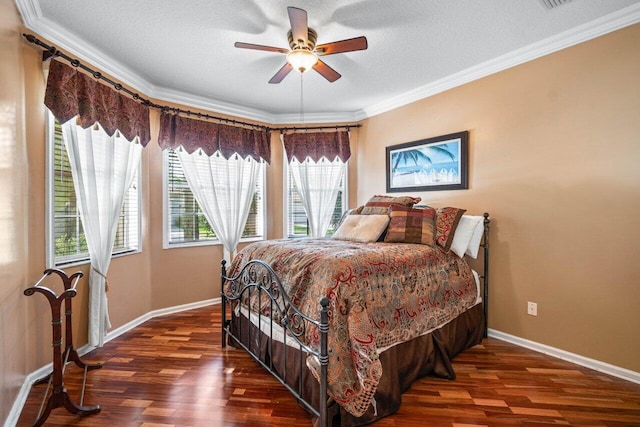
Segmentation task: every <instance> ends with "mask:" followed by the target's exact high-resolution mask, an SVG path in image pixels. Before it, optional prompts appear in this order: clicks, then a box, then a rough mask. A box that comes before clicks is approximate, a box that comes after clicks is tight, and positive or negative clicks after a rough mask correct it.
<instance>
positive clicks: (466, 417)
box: [18, 306, 640, 427]
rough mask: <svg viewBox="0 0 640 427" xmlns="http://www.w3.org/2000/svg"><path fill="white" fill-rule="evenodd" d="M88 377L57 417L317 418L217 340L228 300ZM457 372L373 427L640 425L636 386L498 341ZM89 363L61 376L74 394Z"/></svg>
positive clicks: (176, 420)
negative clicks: (74, 409)
mask: <svg viewBox="0 0 640 427" xmlns="http://www.w3.org/2000/svg"><path fill="white" fill-rule="evenodd" d="M84 359H85V360H87V361H102V362H104V367H103V368H102V369H98V370H95V371H91V372H89V374H88V381H87V391H86V396H85V401H84V404H85V405H94V404H100V405H101V406H102V411H101V412H100V413H99V414H95V415H91V416H88V417H85V418H80V417H77V416H74V415H70V414H69V413H68V412H67V411H66V410H65V409H64V408H58V409H55V410H54V411H53V412H52V413H51V416H50V417H49V419H48V420H47V423H46V425H50V426H69V425H79V426H146V427H151V426H263V425H275V426H285V425H287V426H294V425H295V426H299V425H311V421H310V417H309V416H308V415H307V414H306V412H304V411H303V410H302V409H300V407H298V405H297V404H296V403H295V402H294V400H293V398H292V397H291V396H290V395H289V394H288V392H287V391H285V390H284V388H283V387H282V386H280V384H279V383H278V382H277V381H276V380H274V379H273V378H272V377H271V376H270V375H268V374H267V373H265V372H264V371H263V369H262V368H261V367H260V366H258V365H257V364H256V363H255V362H254V361H253V360H252V359H250V358H249V356H248V355H246V354H245V353H243V352H242V351H240V350H236V349H233V348H230V347H227V348H225V349H223V348H222V347H221V346H220V307H219V306H211V307H205V308H200V309H196V310H191V311H188V312H183V313H179V314H173V315H168V316H164V317H159V318H156V319H152V320H150V321H148V322H146V323H144V324H143V325H141V326H139V327H137V328H135V329H133V330H132V331H130V332H128V333H126V334H124V335H122V336H120V337H118V338H116V339H114V340H112V341H111V342H109V343H107V344H106V345H105V346H104V347H103V348H101V349H97V350H94V351H93V352H91V353H89V354H88V355H86V356H84ZM454 368H455V370H456V373H457V377H458V378H457V379H456V380H455V381H448V380H442V379H438V378H424V379H422V380H419V381H418V382H416V383H414V385H413V387H412V388H411V390H410V391H409V392H407V393H406V394H405V395H404V396H403V403H402V407H401V408H400V411H399V412H397V413H396V414H394V415H393V416H391V417H388V418H385V419H383V420H380V421H379V422H377V423H375V425H376V426H420V427H425V426H459V427H461V426H472V425H473V426H477V425H520V426H534V425H544V424H556V425H558V424H559V425H580V426H621V425H628V426H640V385H638V384H633V383H629V382H626V381H623V380H620V379H617V378H614V377H611V376H608V375H604V374H601V373H599V372H596V371H592V370H590V369H586V368H582V367H580V366H577V365H573V364H570V363H567V362H564V361H561V360H558V359H554V358H552V357H549V356H545V355H542V354H540V353H536V352H533V351H530V350H526V349H523V348H520V347H517V346H514V345H511V344H508V343H505V342H502V341H499V340H496V339H487V340H485V341H484V342H483V343H482V344H481V345H478V346H476V347H474V348H472V349H469V350H467V351H466V352H464V353H462V354H461V355H459V356H458V357H457V358H456V359H455V364H454ZM81 377H82V372H81V371H80V369H78V368H77V367H75V365H73V364H70V365H69V366H68V368H67V372H66V374H65V385H66V387H67V389H68V390H69V393H70V395H71V396H72V398H74V399H76V400H77V399H78V398H77V396H78V395H79V387H80V386H79V384H80V381H81ZM45 387H46V386H45V385H41V386H37V387H34V388H32V390H31V393H30V395H29V398H28V400H27V402H26V404H25V407H24V410H23V412H22V414H21V416H20V419H19V422H18V425H20V426H26V425H30V424H31V423H32V422H33V421H34V420H35V417H36V414H37V412H38V407H39V404H40V400H41V398H42V395H43V394H44V390H45Z"/></svg>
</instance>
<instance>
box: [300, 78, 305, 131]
mask: <svg viewBox="0 0 640 427" xmlns="http://www.w3.org/2000/svg"><path fill="white" fill-rule="evenodd" d="M303 74H304V73H300V123H304V86H303V84H302V76H303Z"/></svg>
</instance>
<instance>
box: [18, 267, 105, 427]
mask: <svg viewBox="0 0 640 427" xmlns="http://www.w3.org/2000/svg"><path fill="white" fill-rule="evenodd" d="M52 273H55V274H56V275H58V276H59V277H60V279H61V280H62V282H63V284H64V292H62V293H61V294H60V295H56V293H55V292H54V291H52V290H51V289H49V288H47V287H44V286H41V285H40V284H41V283H42V281H43V280H44V279H45V278H46V277H47V276H49V275H50V274H52ZM81 277H82V272H80V271H78V272H76V273H74V274H72V275H71V276H67V274H66V273H65V272H64V271H62V270H58V269H47V270H45V271H44V273H43V275H42V277H41V278H40V280H38V281H37V282H36V284H35V285H33V286H31V287H30V288H27V289H25V290H24V294H25V295H27V296H30V295H33V294H34V293H36V292H38V293H41V294H42V295H44V296H45V297H46V298H47V301H49V305H50V306H51V328H52V330H53V341H52V343H51V346H52V348H53V371H52V372H51V373H50V374H49V375H47V376H46V377H44V378H42V379H40V380H38V381H36V382H35V383H34V384H33V385H34V386H35V385H39V384H43V383H45V382H46V383H47V384H48V385H47V391H46V392H45V394H44V397H43V398H42V403H41V404H40V410H39V411H38V415H37V416H36V421H35V422H34V423H33V426H41V425H42V424H43V423H44V422H45V420H46V419H47V418H48V417H49V414H50V413H51V410H53V409H55V408H58V407H60V406H64V407H65V408H66V409H67V411H69V412H71V413H72V414H77V415H80V416H85V415H91V414H96V413H98V412H100V405H94V406H83V405H82V404H83V401H84V391H85V384H86V382H87V371H90V370H93V369H98V368H101V367H102V364H101V363H96V364H88V363H85V362H84V361H83V360H82V359H81V358H80V356H79V355H78V352H77V351H76V349H75V348H73V333H72V325H71V298H73V297H74V296H76V293H77V292H76V285H77V284H78V280H79V279H80V278H81ZM63 302H64V308H65V320H64V324H65V337H64V343H65V347H64V350H62V342H63V339H62V316H61V310H60V309H61V307H62V304H63ZM71 361H72V362H74V363H75V364H76V365H77V366H78V367H79V368H82V369H84V377H83V379H82V391H81V394H80V404H79V405H78V404H77V403H75V402H74V401H73V400H72V399H71V397H70V396H69V394H68V393H67V390H66V389H65V387H64V381H63V375H64V370H65V367H66V365H67V363H69V362H71ZM51 386H53V390H52V391H51V394H49V389H50V388H51ZM47 396H49V399H48V401H47V405H46V407H44V403H45V400H47ZM43 408H44V411H43Z"/></svg>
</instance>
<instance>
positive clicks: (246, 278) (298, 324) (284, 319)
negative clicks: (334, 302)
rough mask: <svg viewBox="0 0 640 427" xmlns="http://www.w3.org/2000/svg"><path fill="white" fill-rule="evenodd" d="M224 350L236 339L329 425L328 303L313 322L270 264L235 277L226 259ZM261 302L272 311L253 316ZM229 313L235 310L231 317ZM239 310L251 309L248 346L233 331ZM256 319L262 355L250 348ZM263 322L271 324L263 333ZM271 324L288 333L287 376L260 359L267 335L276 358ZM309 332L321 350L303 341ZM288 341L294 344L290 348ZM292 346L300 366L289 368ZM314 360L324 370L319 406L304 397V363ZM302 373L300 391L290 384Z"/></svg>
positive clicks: (255, 263)
mask: <svg viewBox="0 0 640 427" xmlns="http://www.w3.org/2000/svg"><path fill="white" fill-rule="evenodd" d="M221 278H222V288H221V297H222V346H223V347H225V346H226V343H227V339H230V340H233V342H234V343H235V344H237V345H238V346H239V347H241V348H243V349H244V350H246V351H247V352H248V353H249V354H250V355H251V356H252V357H253V358H254V359H255V360H256V361H257V362H258V363H259V364H260V365H262V366H263V367H264V368H265V369H266V370H267V371H269V372H270V373H271V374H272V375H273V376H274V377H275V378H277V379H278V381H280V383H281V384H282V385H284V386H285V387H286V388H287V389H288V390H289V391H290V392H291V393H292V394H293V395H294V397H295V398H296V399H298V401H299V402H300V404H301V405H302V406H304V407H305V408H306V409H307V410H308V411H309V412H311V413H312V414H313V415H315V416H316V417H318V421H319V423H320V426H321V427H326V426H328V423H329V420H328V395H327V366H328V364H329V351H328V347H327V343H328V333H329V320H328V313H329V309H328V307H329V299H328V298H327V297H323V298H321V299H320V301H319V305H320V308H319V317H320V320H319V321H318V320H315V319H312V318H311V317H309V316H307V315H306V314H304V313H302V312H301V311H300V310H299V309H298V308H297V307H296V306H295V305H293V304H292V303H291V299H290V298H289V295H287V293H286V292H285V290H284V288H283V287H282V284H281V282H280V279H279V278H278V276H277V275H276V273H275V272H274V271H273V269H272V268H271V267H270V266H269V265H268V264H267V263H265V262H263V261H260V260H252V261H249V262H247V264H245V265H244V267H243V268H242V270H240V272H239V273H238V274H237V275H236V276H235V277H228V276H227V271H226V261H225V260H222V272H221ZM256 298H257V305H258V307H266V306H267V305H268V307H269V308H268V309H267V310H266V312H265V313H263V312H262V310H257V312H253V313H252V312H251V310H250V309H249V307H250V306H251V304H250V303H248V302H249V301H252V299H253V300H254V301H255V299H256ZM227 309H230V310H229V312H227ZM233 309H239V315H240V316H241V315H242V311H243V310H245V311H247V310H248V313H247V319H248V320H249V322H248V324H249V328H248V329H249V331H248V332H249V339H248V340H246V342H243V340H242V339H241V338H242V335H243V333H242V329H240V330H239V331H238V332H237V334H236V333H235V332H234V328H233V327H232V326H233V325H232V319H233V313H232V311H231V310H233ZM252 318H253V319H257V332H256V333H257V337H254V338H257V340H258V350H257V352H254V349H253V348H252V346H251V342H252V341H253V340H252V337H251V327H250V326H251V321H252ZM263 318H268V319H269V322H268V324H269V326H268V327H267V328H266V330H264V331H263V327H262V325H263ZM271 319H275V321H276V322H277V324H278V325H279V326H280V327H281V328H282V330H283V331H284V334H283V335H282V339H283V341H284V342H283V343H282V344H283V345H284V348H285V352H284V360H283V365H284V367H283V368H282V369H281V370H282V374H281V373H279V372H278V371H277V369H276V368H275V366H274V364H273V358H272V357H269V358H268V360H266V361H265V360H263V358H262V357H260V349H261V348H262V343H261V340H262V336H263V335H265V336H266V339H267V343H266V345H267V349H268V352H269V354H273V344H274V342H273V338H274V325H273V323H274V322H271V321H270V320H271ZM238 326H239V327H240V328H241V327H242V322H240V321H239V323H238ZM310 328H317V330H318V334H319V337H320V339H319V341H320V348H319V349H318V348H312V347H310V346H309V345H307V344H306V343H305V342H303V338H304V337H305V334H306V333H307V332H308V331H310ZM287 340H290V341H292V342H290V343H287ZM287 346H290V347H291V346H293V347H295V348H297V351H298V352H299V353H298V356H299V357H298V361H299V366H297V367H291V368H290V367H288V366H287V357H286V349H287ZM308 355H311V356H314V357H316V358H317V359H318V362H319V365H320V372H319V382H320V394H319V398H318V402H310V401H309V400H310V399H307V398H305V397H304V396H303V393H302V392H303V384H302V378H303V375H302V370H303V369H304V366H303V362H302V361H303V360H305V357H306V356H308ZM292 368H297V369H299V370H300V374H299V376H298V382H297V384H296V385H295V386H292V385H290V384H289V383H288V382H287V371H288V369H292Z"/></svg>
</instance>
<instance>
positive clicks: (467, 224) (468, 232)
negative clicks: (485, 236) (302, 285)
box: [451, 215, 484, 258]
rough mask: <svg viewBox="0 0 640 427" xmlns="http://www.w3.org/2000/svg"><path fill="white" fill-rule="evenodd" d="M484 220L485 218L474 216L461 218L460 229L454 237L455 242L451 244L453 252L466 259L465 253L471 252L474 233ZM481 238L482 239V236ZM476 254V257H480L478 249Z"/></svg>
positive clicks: (457, 229)
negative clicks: (470, 247) (470, 246)
mask: <svg viewBox="0 0 640 427" xmlns="http://www.w3.org/2000/svg"><path fill="white" fill-rule="evenodd" d="M483 219H484V218H483V217H481V216H472V215H462V217H461V218H460V222H459V223H458V228H456V232H455V234H454V235H453V242H451V250H452V251H453V252H454V253H455V254H456V255H458V256H459V257H460V258H462V257H464V254H465V252H467V250H469V245H470V242H471V240H472V239H473V236H474V232H475V230H476V228H477V227H478V224H482V222H483V221H482V220H483ZM480 237H482V234H481V235H480ZM478 244H479V243H478ZM475 253H476V256H478V249H476V251H475ZM474 258H475V256H474Z"/></svg>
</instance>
